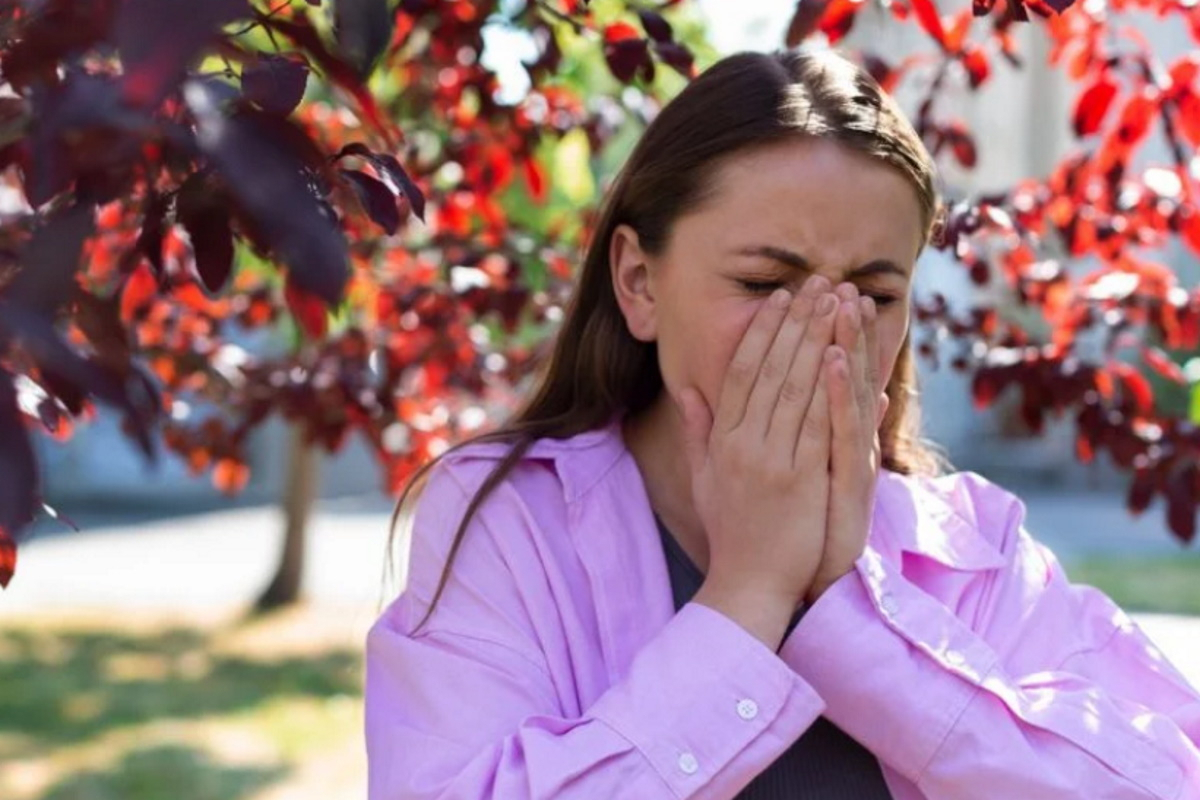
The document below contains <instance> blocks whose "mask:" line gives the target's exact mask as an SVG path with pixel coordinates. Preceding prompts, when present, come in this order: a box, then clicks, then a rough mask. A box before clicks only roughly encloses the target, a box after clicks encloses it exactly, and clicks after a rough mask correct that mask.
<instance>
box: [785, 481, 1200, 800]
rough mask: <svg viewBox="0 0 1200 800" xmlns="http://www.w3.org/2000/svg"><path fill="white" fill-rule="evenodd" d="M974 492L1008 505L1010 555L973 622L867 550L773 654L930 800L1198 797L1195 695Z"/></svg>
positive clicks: (1016, 510)
mask: <svg viewBox="0 0 1200 800" xmlns="http://www.w3.org/2000/svg"><path fill="white" fill-rule="evenodd" d="M976 491H979V490H976ZM983 491H984V492H987V493H991V495H992V496H991V497H990V498H989V502H993V503H995V502H1004V501H1006V500H1007V501H1008V502H1009V505H1008V506H1007V509H1008V511H1007V515H1006V525H1005V530H1004V535H1003V538H1002V541H1001V551H1002V553H1003V554H1004V555H1005V560H1006V564H1005V566H1004V567H1002V568H1001V569H999V570H995V571H992V572H989V573H987V574H986V577H981V578H980V579H979V580H981V581H984V585H983V586H982V589H981V592H980V594H979V595H978V596H979V598H980V601H979V604H978V607H977V609H976V610H975V611H974V612H973V613H971V614H969V615H968V616H969V617H970V619H969V620H964V619H963V618H960V616H958V615H956V613H955V612H954V611H952V610H951V609H950V608H948V607H947V606H946V605H944V604H943V603H941V602H939V601H938V600H937V599H936V598H934V597H932V596H931V595H930V594H928V593H926V592H925V591H923V590H922V589H920V588H918V587H917V586H916V585H914V584H913V583H912V582H910V581H908V580H907V579H905V578H904V577H903V576H902V575H901V574H900V571H899V569H898V568H897V567H896V566H894V565H892V564H890V563H887V562H885V561H884V560H883V559H882V558H881V557H880V555H879V553H878V552H877V551H876V550H874V549H873V548H872V547H870V546H868V547H867V548H866V550H865V551H864V553H863V555H862V556H861V557H860V558H859V559H858V561H857V562H856V564H855V569H854V570H853V571H851V572H850V573H848V574H847V575H845V576H843V577H842V578H840V579H839V580H838V581H837V582H836V583H834V584H833V585H832V586H831V587H830V588H829V590H828V591H827V592H826V593H825V594H824V595H822V596H821V597H820V598H819V600H818V601H817V602H816V603H815V604H814V605H813V606H812V608H811V609H810V610H809V611H808V613H807V614H806V615H805V617H804V619H803V620H802V621H801V623H800V624H799V626H798V627H797V628H796V630H795V631H794V632H793V634H792V635H791V636H790V637H789V639H788V641H787V642H785V644H784V647H783V649H782V651H781V655H782V656H783V657H784V659H785V660H786V661H788V663H790V664H791V665H792V666H793V668H794V669H795V670H796V671H797V673H798V674H800V675H802V676H803V677H804V678H805V679H806V680H807V681H808V682H809V683H810V684H812V685H813V686H814V687H815V688H816V689H817V691H818V693H819V694H820V695H821V696H822V698H823V699H824V700H825V702H826V703H827V704H828V710H827V711H826V716H827V717H828V718H829V719H830V720H831V721H833V722H834V723H835V724H837V725H838V726H839V727H841V728H842V729H843V730H845V731H846V732H847V733H849V734H850V735H851V736H853V737H854V738H855V739H857V740H858V741H860V742H862V743H863V744H864V745H865V746H866V747H868V748H869V749H871V750H872V751H873V752H874V753H875V754H876V755H877V756H878V757H879V758H880V759H881V760H882V761H884V762H885V763H887V764H888V765H889V766H891V767H892V768H894V769H896V770H897V771H899V772H900V773H902V774H903V775H905V777H907V778H908V779H909V780H911V781H912V782H913V783H915V784H916V785H917V786H918V787H919V788H920V790H921V791H922V792H923V793H924V795H925V796H926V797H928V798H930V800H951V798H961V797H966V796H970V797H975V798H996V800H1000V799H1001V798H1004V799H1005V800H1007V799H1008V798H1017V797H1019V798H1022V800H1043V798H1044V800H1051V798H1053V799H1054V800H1059V799H1060V798H1065V797H1080V798H1088V800H1107V799H1110V798H1111V799H1112V800H1115V799H1116V798H1129V799H1130V800H1133V798H1138V799H1145V800H1149V799H1150V798H1156V799H1157V800H1196V799H1197V798H1200V695H1198V694H1197V692H1196V690H1195V689H1194V688H1193V687H1191V686H1190V685H1188V683H1187V681H1186V680H1185V679H1184V678H1183V677H1182V676H1181V675H1180V674H1179V672H1178V671H1177V670H1175V668H1174V667H1172V666H1171V665H1170V664H1169V663H1168V662H1167V661H1166V660H1165V659H1164V658H1163V657H1162V654H1161V653H1159V651H1158V650H1157V648H1155V647H1154V645H1153V644H1152V643H1151V642H1150V641H1149V640H1148V639H1147V637H1146V636H1145V635H1144V634H1143V633H1142V632H1141V631H1140V630H1139V629H1138V628H1137V626H1136V625H1135V624H1134V623H1133V622H1132V621H1131V620H1130V619H1129V618H1128V616H1126V615H1125V614H1124V613H1123V612H1122V611H1121V610H1120V609H1119V608H1118V607H1117V606H1116V605H1115V604H1114V603H1113V602H1112V601H1111V600H1110V599H1109V598H1107V597H1106V596H1105V595H1104V594H1102V593H1101V592H1099V591H1098V590H1096V589H1094V588H1092V587H1088V586H1076V585H1072V584H1071V583H1070V582H1069V581H1068V579H1067V577H1066V575H1065V573H1064V572H1063V570H1062V568H1061V566H1060V565H1059V563H1058V561H1057V560H1056V559H1055V557H1054V555H1053V554H1052V553H1051V552H1050V551H1049V550H1048V549H1047V548H1045V547H1043V546H1042V545H1040V544H1038V543H1037V542H1036V541H1035V540H1034V539H1033V538H1032V537H1031V536H1030V535H1029V534H1028V533H1027V532H1026V530H1025V528H1024V526H1023V524H1022V523H1023V518H1024V506H1023V504H1022V503H1021V502H1020V501H1019V500H1017V499H1016V498H1015V497H1012V496H1011V495H1007V493H1004V492H1003V490H1001V489H1000V488H999V487H996V486H995V485H993V484H987V485H986V487H985V488H984V489H983ZM1001 495H1003V497H1001ZM976 502H977V503H978V502H979V501H976ZM955 535H959V534H958V532H957V530H956V533H955ZM846 676H851V677H850V679H849V680H847V678H846Z"/></svg>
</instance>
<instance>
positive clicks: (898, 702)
mask: <svg viewBox="0 0 1200 800" xmlns="http://www.w3.org/2000/svg"><path fill="white" fill-rule="evenodd" d="M872 557H874V558H878V554H869V555H868V554H864V556H862V557H860V558H859V560H858V561H857V562H856V564H855V569H854V570H852V571H850V572H849V573H847V574H846V575H843V576H842V577H841V578H839V579H838V580H837V581H836V582H834V583H833V585H831V586H830V587H829V588H828V589H827V590H826V591H825V593H824V594H822V595H821V596H820V597H819V598H818V599H817V601H816V602H815V603H813V604H812V605H811V606H810V607H809V609H808V613H806V614H805V615H804V618H803V619H802V620H801V621H800V623H799V624H798V625H797V626H796V629H795V630H794V631H793V632H792V634H791V636H789V637H788V638H787V640H786V641H785V642H784V643H783V647H782V648H781V649H780V652H779V655H780V657H781V658H782V659H783V660H784V661H785V662H787V664H788V665H789V666H790V667H791V668H792V669H794V670H795V671H796V673H797V674H798V675H800V676H801V677H803V678H804V679H805V680H806V681H807V682H808V683H809V684H810V685H811V686H812V687H813V688H814V689H816V691H817V692H818V694H820V696H821V697H822V698H823V699H824V701H825V702H826V704H827V705H828V708H827V710H826V712H825V716H826V717H827V718H828V719H829V720H830V721H831V722H833V723H834V724H835V725H837V726H838V727H839V728H841V729H842V730H843V731H845V732H846V733H847V734H849V735H850V736H852V737H853V738H854V739H856V740H857V741H858V742H859V743H861V744H862V745H863V746H864V747H866V748H867V749H868V750H870V751H871V752H873V753H874V754H875V755H876V756H877V757H878V758H879V759H880V760H882V761H884V762H886V763H887V764H888V765H890V766H891V767H892V768H893V769H896V770H897V771H898V772H900V773H901V774H903V775H904V776H905V777H906V778H908V779H909V780H911V781H913V782H914V783H915V782H917V781H918V780H919V779H920V776H921V774H922V772H923V771H924V769H925V766H926V765H927V764H928V763H929V761H930V760H931V759H932V758H933V755H934V754H935V753H936V752H937V750H938V748H939V747H940V745H941V743H942V741H943V740H944V739H945V737H946V736H947V734H949V732H950V729H951V728H952V727H953V726H954V724H955V722H956V721H957V720H958V718H959V717H960V716H961V714H962V713H963V711H964V710H965V709H966V707H967V705H968V704H969V703H970V702H971V699H972V698H973V697H974V696H975V694H976V693H977V692H978V691H979V686H978V683H979V682H980V681H981V680H982V678H983V676H984V675H986V674H987V672H988V671H990V669H991V668H992V665H993V664H994V656H990V655H989V654H980V653H978V652H976V651H975V650H974V649H972V650H971V651H969V652H967V651H963V650H956V649H954V639H951V638H950V633H951V631H950V630H949V629H947V630H946V631H941V633H943V634H946V635H939V632H938V631H936V630H926V631H925V634H926V635H925V636H923V637H922V641H920V642H917V643H914V642H912V641H910V639H909V638H908V637H906V636H904V635H903V634H902V633H901V632H900V629H901V625H902V624H903V620H902V619H901V617H903V616H904V615H906V614H913V613H918V612H919V610H920V608H921V607H922V605H923V604H922V603H921V602H920V598H914V597H912V596H911V593H912V592H916V593H920V594H924V593H923V592H921V591H920V590H919V589H918V588H917V587H915V586H911V584H910V585H909V586H908V587H901V586H898V585H894V584H895V583H897V581H896V580H895V578H896V576H892V575H883V574H882V573H881V572H880V570H879V569H878V568H877V567H879V566H880V565H877V564H875V563H874V562H873V561H872ZM889 579H890V580H889ZM908 590H911V592H910V591H908ZM924 600H926V601H932V602H936V601H935V600H933V598H929V597H928V596H926V597H925V598H924ZM926 627H929V626H928V625H927V626H926ZM927 643H928V644H927ZM972 657H973V658H972ZM981 658H982V659H983V660H982V661H981V660H980V659H981ZM980 670H982V671H980ZM964 678H965V679H964ZM972 678H974V679H972Z"/></svg>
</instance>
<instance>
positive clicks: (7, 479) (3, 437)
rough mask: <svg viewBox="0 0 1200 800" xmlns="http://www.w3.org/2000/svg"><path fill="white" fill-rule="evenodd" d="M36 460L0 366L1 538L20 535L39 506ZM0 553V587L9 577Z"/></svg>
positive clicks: (10, 381) (13, 392)
mask: <svg viewBox="0 0 1200 800" xmlns="http://www.w3.org/2000/svg"><path fill="white" fill-rule="evenodd" d="M38 484H39V481H38V470H37V460H36V459H35V457H34V452H33V443H32V442H30V441H29V433H28V431H27V430H26V429H25V414H24V413H23V412H22V411H21V408H20V406H19V405H18V404H17V390H16V387H15V386H14V385H13V376H12V374H11V373H9V372H7V371H6V370H3V369H0V539H4V538H6V536H7V537H12V539H13V540H14V542H15V540H16V539H18V538H19V537H20V534H21V530H22V529H23V528H24V527H25V526H26V525H28V524H29V523H30V522H31V521H32V520H33V518H34V515H36V514H37V510H38V508H39V507H40V506H41V487H40V486H39V485H38ZM0 544H2V543H0ZM5 560H6V559H5V558H3V557H2V556H0V586H7V585H8V581H9V579H11V578H12V570H11V565H8V568H7V569H5V566H4V563H3V562H4V561H5Z"/></svg>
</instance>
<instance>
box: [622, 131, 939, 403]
mask: <svg viewBox="0 0 1200 800" xmlns="http://www.w3.org/2000/svg"><path fill="white" fill-rule="evenodd" d="M636 240H637V235H636V233H634V232H633V230H632V228H630V227H628V226H620V227H619V228H618V229H617V231H616V232H615V233H614V236H613V240H612V242H611V250H610V259H611V265H612V268H613V277H614V285H615V288H616V290H617V296H618V300H619V303H620V305H621V308H622V311H623V312H624V315H625V318H626V321H627V323H628V325H629V329H630V332H631V333H632V334H633V335H634V336H635V337H637V338H638V339H640V340H642V341H656V342H657V343H658V355H659V364H660V367H661V369H662V374H663V381H664V383H665V384H666V387H667V390H668V391H669V392H670V393H671V395H672V396H673V397H675V398H678V397H679V391H680V389H682V388H683V387H684V386H687V385H691V386H694V387H696V388H697V389H698V390H699V391H700V392H701V394H703V396H704V398H705V400H706V402H707V403H708V406H709V408H710V409H713V411H714V413H715V409H716V403H717V400H718V399H719V398H720V396H721V388H722V385H723V382H724V377H725V370H726V368H727V366H728V365H729V362H730V360H731V359H732V357H733V353H734V351H735V350H736V349H737V346H738V343H739V341H740V340H741V338H742V335H743V334H744V333H745V331H746V328H747V326H749V324H750V321H751V319H752V318H753V317H754V314H755V312H756V311H757V310H758V307H759V305H760V304H761V303H763V302H765V300H766V299H767V296H768V295H769V294H770V293H771V292H772V291H773V290H774V289H776V288H778V287H779V286H785V287H787V288H788V289H790V290H791V291H792V292H793V293H795V292H796V291H798V290H799V288H800V286H801V285H802V284H803V282H804V280H805V279H806V278H807V277H808V276H809V275H810V274H813V273H816V274H819V275H823V276H825V277H826V278H828V279H829V281H830V282H831V284H832V285H833V286H834V287H836V286H838V284H841V283H850V284H853V285H854V286H856V287H857V289H858V292H859V293H860V294H862V295H867V296H870V297H871V298H873V299H874V301H875V304H876V309H877V312H878V315H877V323H876V324H877V330H878V338H879V345H880V351H881V352H880V356H879V357H880V373H879V374H880V379H881V381H882V383H881V385H880V387H879V390H880V391H882V390H883V388H884V387H885V386H886V383H887V378H888V377H889V376H890V375H891V373H892V369H893V368H894V367H895V364H896V358H897V355H898V354H899V350H900V345H901V342H902V341H903V339H904V334H905V332H906V331H907V330H908V317H909V291H910V288H911V282H912V271H913V266H914V262H915V260H916V257H917V255H918V253H919V251H920V248H921V243H922V228H921V207H920V204H919V203H918V200H917V194H916V190H915V189H914V188H913V187H912V185H911V184H910V183H909V182H908V180H907V179H905V178H904V176H903V175H902V174H901V173H900V172H899V171H898V170H896V169H895V168H893V167H890V166H888V165H886V164H884V163H881V162H879V161H876V160H874V159H872V158H871V157H869V156H867V155H864V154H862V153H860V152H858V151H855V150H852V149H849V148H848V147H846V146H844V145H841V144H839V143H837V142H835V141H833V140H829V139H808V140H800V141H794V142H786V143H780V144H776V145H771V146H769V147H767V148H761V149H758V150H756V151H754V152H749V153H745V154H739V155H737V156H734V157H732V158H730V159H729V160H728V161H727V162H726V163H725V164H724V165H723V166H722V167H721V168H720V169H719V170H718V172H717V174H716V177H715V191H714V192H713V194H712V195H711V196H710V198H709V199H708V201H707V202H706V203H705V204H703V207H702V208H700V209H697V210H695V211H693V212H692V213H689V214H687V215H685V216H683V217H681V218H679V219H678V220H677V221H676V224H675V226H674V228H673V229H672V231H671V235H670V239H669V241H668V243H667V246H666V247H665V249H664V252H663V253H661V254H660V255H659V256H657V257H650V256H647V255H646V254H645V253H644V252H643V251H642V250H641V249H640V248H639V247H638V245H637V241H636Z"/></svg>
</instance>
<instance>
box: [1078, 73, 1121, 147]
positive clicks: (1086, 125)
mask: <svg viewBox="0 0 1200 800" xmlns="http://www.w3.org/2000/svg"><path fill="white" fill-rule="evenodd" d="M1116 96H1117V84H1116V82H1115V81H1113V80H1112V79H1111V78H1110V77H1108V75H1107V74H1104V75H1101V76H1100V77H1099V78H1098V79H1097V80H1096V82H1095V83H1093V84H1092V85H1091V86H1089V87H1088V88H1087V89H1086V90H1085V91H1084V93H1083V94H1081V95H1080V96H1079V101H1078V102H1077V103H1076V104H1075V114H1074V117H1073V119H1074V124H1075V135H1076V136H1077V137H1079V138H1083V137H1084V136H1090V135H1091V134H1093V133H1095V132H1096V131H1098V130H1100V125H1101V124H1102V123H1103V122H1104V117H1105V115H1106V114H1107V113H1108V109H1109V107H1110V106H1112V101H1113V99H1114V98H1115V97H1116Z"/></svg>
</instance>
